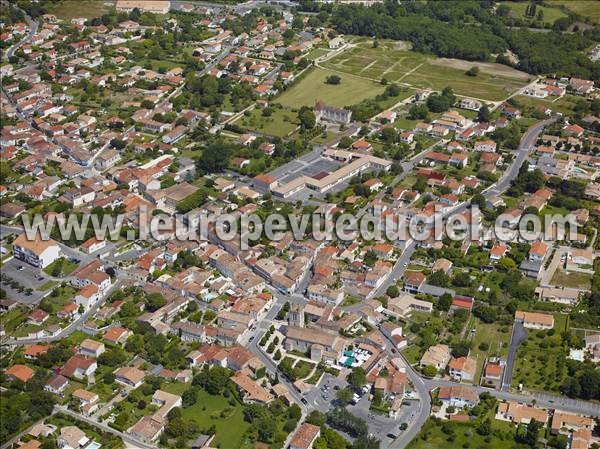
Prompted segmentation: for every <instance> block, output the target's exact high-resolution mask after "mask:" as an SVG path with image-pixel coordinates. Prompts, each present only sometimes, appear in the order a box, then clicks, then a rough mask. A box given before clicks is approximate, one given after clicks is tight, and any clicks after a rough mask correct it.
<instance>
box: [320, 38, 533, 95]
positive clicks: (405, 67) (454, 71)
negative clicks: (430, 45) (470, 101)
mask: <svg viewBox="0 0 600 449" xmlns="http://www.w3.org/2000/svg"><path fill="white" fill-rule="evenodd" d="M320 65H321V66H322V67H324V68H328V69H331V70H335V71H337V72H342V73H349V74H354V75H356V76H359V77H362V78H365V79H367V80H372V81H379V80H381V78H383V77H385V78H386V79H387V80H388V81H390V82H397V83H406V84H410V85H411V86H413V87H417V88H431V89H436V90H440V89H443V88H444V87H446V86H451V87H452V88H453V89H454V91H455V92H456V93H457V94H458V95H465V96H473V97H476V98H481V99H483V100H487V101H501V100H503V99H505V98H506V97H507V96H508V95H510V94H511V93H513V92H514V91H516V90H517V89H519V88H520V87H523V86H524V85H526V84H527V82H528V81H529V79H530V75H528V74H526V73H523V72H520V71H518V70H514V69H511V68H510V67H506V66H503V65H500V64H491V63H475V62H469V61H461V60H457V59H444V58H441V59H440V58H437V59H436V58H433V57H431V56H427V55H423V54H421V53H416V52H412V51H410V50H407V49H406V46H405V45H403V44H402V43H401V42H394V41H382V42H380V43H379V45H378V47H377V48H373V46H372V42H371V41H370V40H363V41H360V42H359V43H357V44H356V46H355V47H353V48H351V49H350V50H347V51H345V52H342V53H341V54H339V55H337V56H335V57H334V58H331V59H329V60H327V61H326V62H323V63H321V64H320ZM472 66H477V67H479V70H480V72H479V74H478V75H477V76H476V77H471V76H468V75H466V74H465V71H467V70H468V69H469V68H470V67H472Z"/></svg>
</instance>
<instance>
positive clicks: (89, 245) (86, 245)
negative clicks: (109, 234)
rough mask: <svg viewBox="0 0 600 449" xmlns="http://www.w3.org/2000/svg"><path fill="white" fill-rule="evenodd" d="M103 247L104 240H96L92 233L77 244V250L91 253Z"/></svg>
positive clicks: (104, 245)
mask: <svg viewBox="0 0 600 449" xmlns="http://www.w3.org/2000/svg"><path fill="white" fill-rule="evenodd" d="M105 247H106V240H104V239H103V240H98V239H97V238H96V236H95V235H93V236H92V237H90V238H89V239H87V240H86V241H85V242H83V243H82V244H81V245H80V246H79V250H80V251H82V252H84V253H86V254H92V253H95V252H96V251H100V250H101V249H102V248H105Z"/></svg>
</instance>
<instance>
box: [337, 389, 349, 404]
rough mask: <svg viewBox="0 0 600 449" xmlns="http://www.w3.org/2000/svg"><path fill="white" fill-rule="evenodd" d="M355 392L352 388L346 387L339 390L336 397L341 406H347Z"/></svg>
mask: <svg viewBox="0 0 600 449" xmlns="http://www.w3.org/2000/svg"><path fill="white" fill-rule="evenodd" d="M353 394H354V393H353V392H352V390H351V389H350V388H344V389H342V390H338V391H337V393H336V395H335V397H336V399H337V400H338V402H339V403H340V405H341V406H346V405H348V404H349V403H350V401H351V400H352V396H353Z"/></svg>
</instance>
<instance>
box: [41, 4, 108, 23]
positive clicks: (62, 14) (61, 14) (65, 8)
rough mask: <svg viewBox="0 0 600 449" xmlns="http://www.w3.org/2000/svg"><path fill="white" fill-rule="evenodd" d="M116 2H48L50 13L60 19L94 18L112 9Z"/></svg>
mask: <svg viewBox="0 0 600 449" xmlns="http://www.w3.org/2000/svg"><path fill="white" fill-rule="evenodd" d="M113 7H114V3H113V4H112V5H111V2H104V1H102V0H63V1H59V2H56V3H54V2H50V3H49V4H48V13H49V14H54V15H55V16H56V17H58V18H59V19H73V18H75V17H85V18H87V19H93V18H94V17H100V16H101V15H102V14H104V13H106V12H108V11H110V10H111V9H112V8H113Z"/></svg>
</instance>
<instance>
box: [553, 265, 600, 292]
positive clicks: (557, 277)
mask: <svg viewBox="0 0 600 449" xmlns="http://www.w3.org/2000/svg"><path fill="white" fill-rule="evenodd" d="M550 283H551V284H552V285H557V286H559V287H567V288H579V289H589V288H590V284H591V275H590V274H588V273H579V272H577V271H563V270H556V271H555V272H554V275H553V276H552V280H551V281H550Z"/></svg>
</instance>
